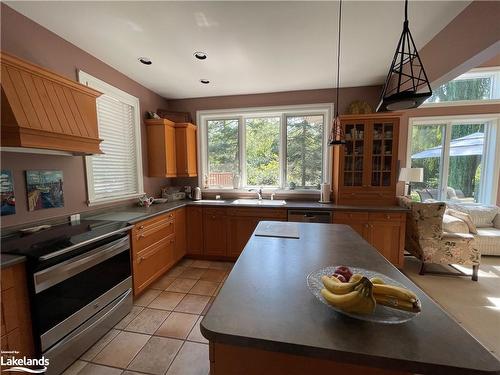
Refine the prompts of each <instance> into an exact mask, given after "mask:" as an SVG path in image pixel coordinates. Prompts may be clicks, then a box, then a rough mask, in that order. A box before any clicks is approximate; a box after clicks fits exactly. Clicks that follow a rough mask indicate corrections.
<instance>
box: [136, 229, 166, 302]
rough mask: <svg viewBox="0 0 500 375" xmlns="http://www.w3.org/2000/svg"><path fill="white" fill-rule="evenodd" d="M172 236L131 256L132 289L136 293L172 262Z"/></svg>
mask: <svg viewBox="0 0 500 375" xmlns="http://www.w3.org/2000/svg"><path fill="white" fill-rule="evenodd" d="M174 243H175V240H174V236H169V237H167V238H164V239H163V240H161V241H159V242H157V243H155V244H153V245H151V246H149V247H148V248H146V249H144V250H143V251H141V252H140V253H138V254H136V255H135V256H134V258H133V270H134V275H133V276H134V289H135V292H136V293H138V292H140V291H141V290H143V289H144V288H145V287H146V286H148V285H149V284H150V283H151V282H153V281H154V280H155V279H156V278H157V277H158V276H159V275H160V274H162V273H163V272H164V271H165V270H166V269H167V268H168V267H170V266H171V265H172V264H173V262H174Z"/></svg>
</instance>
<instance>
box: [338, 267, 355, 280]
mask: <svg viewBox="0 0 500 375" xmlns="http://www.w3.org/2000/svg"><path fill="white" fill-rule="evenodd" d="M335 273H336V274H339V275H342V276H344V279H345V280H346V281H347V280H350V279H351V276H352V272H351V270H350V269H349V267H346V266H340V267H337V268H336V269H335Z"/></svg>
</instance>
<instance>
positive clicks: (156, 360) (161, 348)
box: [128, 336, 182, 375]
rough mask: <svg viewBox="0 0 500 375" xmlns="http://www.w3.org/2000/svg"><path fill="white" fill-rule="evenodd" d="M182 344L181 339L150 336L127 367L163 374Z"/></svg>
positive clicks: (158, 374)
mask: <svg viewBox="0 0 500 375" xmlns="http://www.w3.org/2000/svg"><path fill="white" fill-rule="evenodd" d="M181 346H182V340H175V339H169V338H165V337H156V336H154V337H151V338H150V339H149V341H148V342H147V343H146V345H144V347H143V348H142V350H141V351H140V352H139V354H137V356H136V357H135V358H134V360H133V361H132V363H131V364H130V365H129V366H128V368H129V369H131V370H135V371H141V372H147V373H149V374H157V375H162V374H164V373H165V372H166V371H167V369H168V366H170V364H171V363H172V361H173V360H174V358H175V355H176V354H177V352H178V351H179V349H180V348H181Z"/></svg>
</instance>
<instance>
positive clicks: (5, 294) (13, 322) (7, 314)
mask: <svg viewBox="0 0 500 375" xmlns="http://www.w3.org/2000/svg"><path fill="white" fill-rule="evenodd" d="M17 327H19V317H18V308H17V298H16V291H15V289H14V288H10V289H6V290H3V291H2V334H5V333H8V332H10V331H12V330H14V329H15V328H17Z"/></svg>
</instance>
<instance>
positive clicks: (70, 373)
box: [62, 360, 87, 375]
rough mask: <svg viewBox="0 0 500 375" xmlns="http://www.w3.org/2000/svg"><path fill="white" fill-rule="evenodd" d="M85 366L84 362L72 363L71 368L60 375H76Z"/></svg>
mask: <svg viewBox="0 0 500 375" xmlns="http://www.w3.org/2000/svg"><path fill="white" fill-rule="evenodd" d="M86 365H87V362H84V361H80V360H78V361H76V362H74V363H73V364H72V365H71V366H69V367H68V368H67V369H66V370H65V371H64V372H63V373H62V375H76V374H78V373H79V372H80V371H81V370H82V368H84V367H85V366H86Z"/></svg>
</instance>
